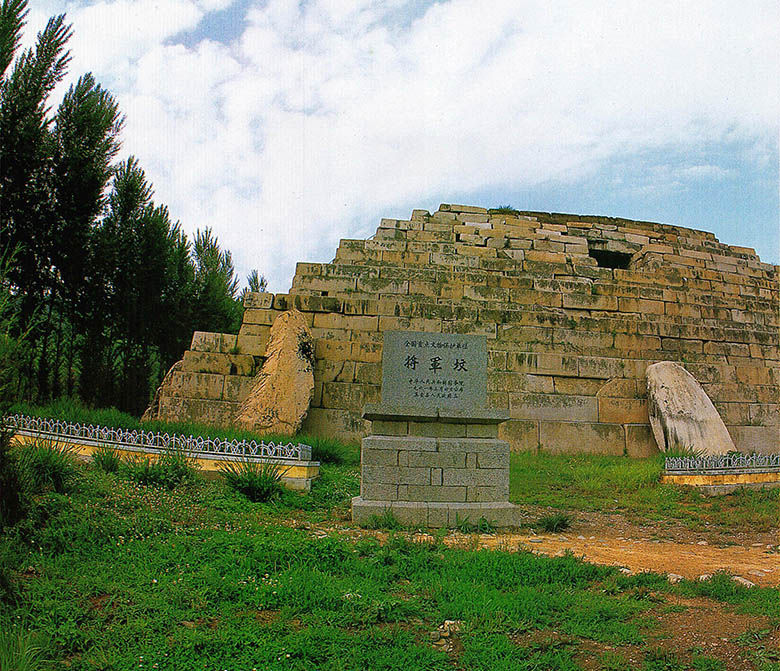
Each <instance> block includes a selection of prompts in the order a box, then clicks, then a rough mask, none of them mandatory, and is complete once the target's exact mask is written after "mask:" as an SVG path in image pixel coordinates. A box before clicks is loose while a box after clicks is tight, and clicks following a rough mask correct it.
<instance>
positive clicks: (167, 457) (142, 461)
mask: <svg viewBox="0 0 780 671" xmlns="http://www.w3.org/2000/svg"><path fill="white" fill-rule="evenodd" d="M124 465H125V469H126V472H127V475H128V477H129V478H130V479H131V480H135V481H136V482H137V483H138V484H141V485H162V486H164V487H167V488H168V489H173V488H174V487H177V486H178V485H180V484H181V483H182V482H185V481H187V480H192V479H193V478H194V477H195V472H196V470H197V468H196V466H195V463H194V461H193V460H192V459H189V458H188V457H187V455H186V454H184V452H182V451H180V450H168V451H166V452H162V453H161V454H159V455H158V456H157V458H150V457H140V458H139V457H136V458H131V459H127V460H126V461H125V464H124Z"/></svg>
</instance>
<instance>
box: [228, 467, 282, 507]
mask: <svg viewBox="0 0 780 671" xmlns="http://www.w3.org/2000/svg"><path fill="white" fill-rule="evenodd" d="M219 470H220V473H222V476H223V477H224V478H225V482H226V483H227V485H228V487H230V488H231V489H233V490H235V491H237V492H238V493H239V494H243V495H244V496H245V497H246V498H248V499H249V500H250V501H254V502H256V503H257V502H260V503H265V502H267V501H271V500H273V499H275V498H277V497H278V496H279V495H280V494H281V491H282V484H281V479H282V477H283V476H284V474H285V473H286V472H287V471H288V470H289V469H288V468H284V467H282V466H280V465H279V464H273V463H263V462H259V461H250V460H248V459H243V460H241V461H228V462H226V463H224V464H222V465H221V466H220V468H219Z"/></svg>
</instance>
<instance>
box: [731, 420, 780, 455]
mask: <svg viewBox="0 0 780 671" xmlns="http://www.w3.org/2000/svg"><path fill="white" fill-rule="evenodd" d="M727 428H728V430H729V434H731V437H732V439H733V441H734V446H735V447H736V448H737V450H739V451H740V452H745V453H750V452H758V453H760V454H777V452H780V427H777V426H729V427H727Z"/></svg>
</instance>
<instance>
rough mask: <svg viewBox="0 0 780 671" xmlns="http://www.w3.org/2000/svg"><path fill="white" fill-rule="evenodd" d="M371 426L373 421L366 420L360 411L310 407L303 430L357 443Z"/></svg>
mask: <svg viewBox="0 0 780 671" xmlns="http://www.w3.org/2000/svg"><path fill="white" fill-rule="evenodd" d="M370 426H371V422H369V421H367V420H364V419H363V418H362V417H361V416H360V413H356V412H350V411H349V410H336V409H333V408H310V409H309V414H308V415H307V416H306V419H305V420H304V421H303V426H302V427H301V432H302V433H308V434H311V435H313V436H324V437H332V438H336V439H338V440H342V441H345V442H350V443H357V442H359V441H360V439H361V438H363V436H365V435H367V434H368V431H369V428H370Z"/></svg>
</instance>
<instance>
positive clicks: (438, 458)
mask: <svg viewBox="0 0 780 671" xmlns="http://www.w3.org/2000/svg"><path fill="white" fill-rule="evenodd" d="M406 465H407V466H410V467H412V468H466V453H465V452H432V451H424V452H412V451H407V452H406ZM507 467H508V460H507ZM496 468H497V467H496Z"/></svg>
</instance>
